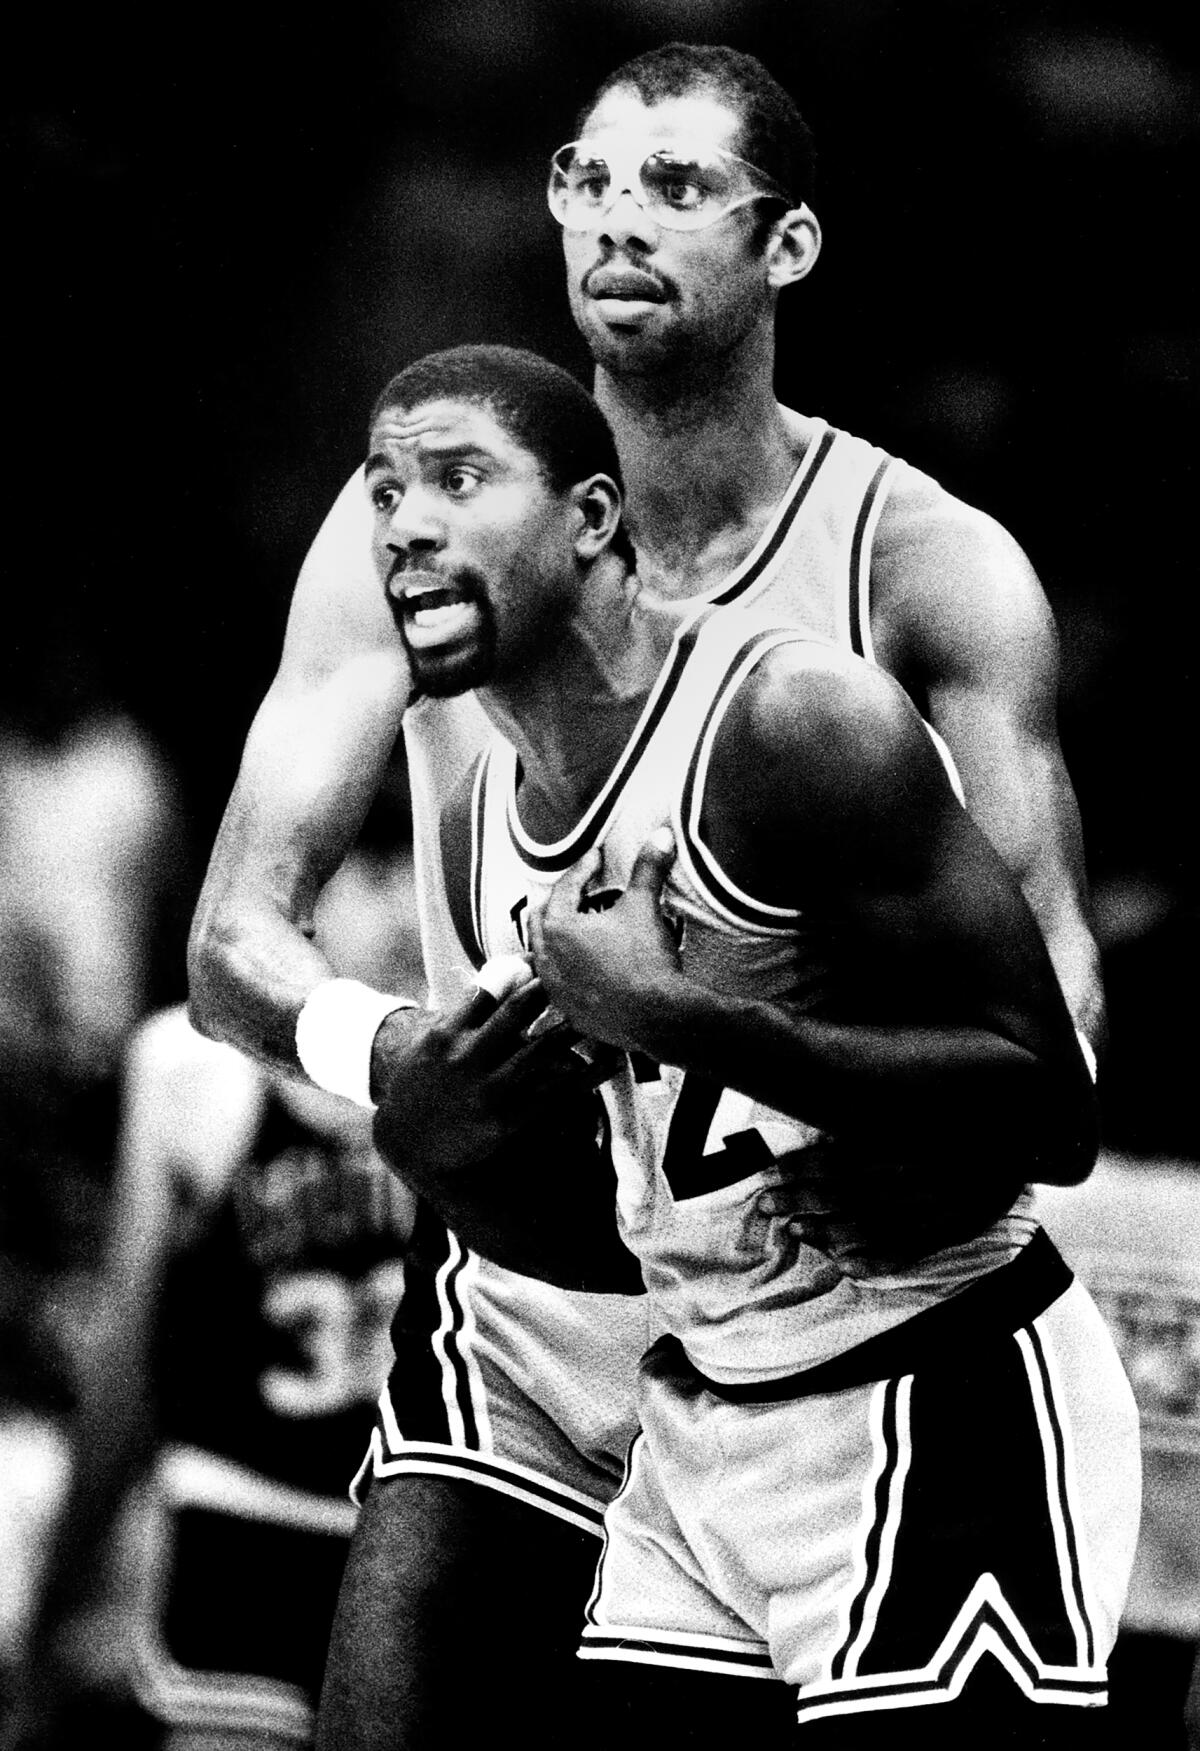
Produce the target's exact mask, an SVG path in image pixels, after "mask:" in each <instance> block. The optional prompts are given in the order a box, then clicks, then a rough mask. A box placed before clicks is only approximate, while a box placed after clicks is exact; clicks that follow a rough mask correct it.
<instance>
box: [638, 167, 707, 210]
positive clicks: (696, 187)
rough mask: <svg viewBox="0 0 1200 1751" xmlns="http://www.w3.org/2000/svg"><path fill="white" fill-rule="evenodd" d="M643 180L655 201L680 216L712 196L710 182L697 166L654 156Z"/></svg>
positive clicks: (701, 204) (699, 205)
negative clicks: (657, 200)
mask: <svg viewBox="0 0 1200 1751" xmlns="http://www.w3.org/2000/svg"><path fill="white" fill-rule="evenodd" d="M645 178H646V181H647V183H648V184H649V185H650V186H651V187H652V188H653V190H654V193H655V195H656V197H657V198H658V199H659V200H660V201H662V202H664V203H665V205H667V206H668V207H674V208H675V209H676V211H678V212H681V213H687V212H694V211H695V210H696V208H698V207H702V206H703V205H704V203H705V202H706V201H707V200H708V199H709V197H710V196H711V194H712V192H713V191H712V189H711V187H710V186H709V180H708V178H707V177H706V175H705V173H704V171H703V170H702V169H701V168H700V166H699V165H698V164H695V163H686V162H684V161H682V160H680V159H677V158H664V157H661V156H656V157H655V158H653V159H651V160H650V161H649V163H648V165H647V168H646V172H645Z"/></svg>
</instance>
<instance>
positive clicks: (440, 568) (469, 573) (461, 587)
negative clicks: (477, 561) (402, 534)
mask: <svg viewBox="0 0 1200 1751" xmlns="http://www.w3.org/2000/svg"><path fill="white" fill-rule="evenodd" d="M405 577H417V578H425V579H429V580H436V581H437V583H439V584H441V585H442V586H443V587H444V588H445V589H447V590H453V592H454V593H455V595H456V596H458V597H459V598H460V599H461V600H462V601H464V602H483V603H486V601H487V599H488V597H487V584H486V581H485V579H484V576H483V574H482V572H479V571H476V570H475V568H474V567H473V566H444V565H431V564H430V562H429V560H428V558H426V557H424V556H422V555H418V554H408V553H397V554H396V555H395V557H394V559H393V560H392V563H391V565H390V566H389V567H388V569H387V573H386V575H385V577H384V580H383V586H384V591H385V594H386V595H387V599H388V601H389V602H390V604H391V606H392V611H393V612H394V613H397V614H398V613H400V611H401V610H402V609H403V607H404V601H403V597H404V589H403V579H404V578H405ZM397 580H400V581H401V583H400V588H399V589H393V587H392V586H393V585H394V584H395V583H396V582H397Z"/></svg>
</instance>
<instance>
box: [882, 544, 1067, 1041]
mask: <svg viewBox="0 0 1200 1751" xmlns="http://www.w3.org/2000/svg"><path fill="white" fill-rule="evenodd" d="M918 527H919V528H921V529H922V530H923V532H922V533H920V534H914V536H913V538H912V540H911V541H910V542H909V543H908V544H907V545H903V544H901V545H900V546H898V547H897V549H896V551H895V552H894V554H893V558H892V564H893V567H894V571H895V576H894V577H893V578H892V579H891V580H890V581H889V586H888V587H889V588H890V590H891V598H890V599H891V600H892V601H893V602H895V603H897V604H898V610H897V612H896V615H895V622H896V624H898V625H899V627H900V628H901V633H900V639H899V645H900V649H901V651H902V653H903V656H904V660H905V662H906V666H907V669H908V672H909V674H910V676H911V678H912V680H913V681H914V683H915V685H916V687H917V691H918V692H919V693H920V694H921V695H922V696H923V698H924V701H925V709H926V713H927V715H928V717H929V720H930V722H931V723H932V725H933V727H934V728H935V729H936V730H937V732H938V734H939V735H940V736H941V737H942V738H943V740H944V741H945V743H946V745H947V747H948V748H949V749H950V752H951V755H952V757H953V759H954V763H955V766H956V767H957V769H958V773H959V776H960V778H961V780H962V784H963V790H964V795H965V799H966V803H967V807H968V809H969V810H970V812H971V814H972V816H973V817H974V819H975V820H976V821H977V822H978V823H979V825H980V827H981V828H982V829H983V832H984V833H985V834H986V836H987V838H988V839H989V840H990V842H991V844H992V845H993V846H994V847H995V849H996V851H997V852H998V853H999V855H1000V857H1001V858H1002V859H1003V861H1004V863H1005V864H1006V865H1007V866H1008V868H1009V869H1010V870H1011V871H1012V872H1013V874H1014V875H1015V877H1016V879H1017V881H1018V882H1019V883H1020V885H1021V887H1022V889H1023V891H1024V894H1025V898H1026V899H1027V901H1028V902H1029V904H1030V906H1031V907H1032V909H1033V912H1034V915H1035V917H1036V918H1037V921H1038V924H1039V926H1040V927H1041V930H1042V933H1043V935H1044V937H1045V939H1046V943H1047V946H1048V947H1049V949H1050V953H1051V958H1052V960H1053V961H1054V964H1055V968H1056V970H1057V972H1058V975H1059V978H1060V980H1061V982H1062V985H1063V988H1064V991H1065V992H1066V995H1067V998H1068V1002H1069V1004H1070V1006H1071V1008H1072V1011H1073V1012H1074V1014H1075V1016H1076V1019H1077V1021H1079V1022H1081V1024H1082V1025H1084V1026H1085V1027H1087V1026H1092V1025H1094V1024H1095V1023H1096V1022H1097V1021H1098V1018H1099V1013H1100V1009H1101V997H1100V989H1099V970H1098V956H1097V953H1096V949H1095V944H1094V942H1093V941H1092V938H1091V933H1090V930H1089V927H1088V924H1087V920H1086V906H1087V900H1086V872H1085V861H1084V849H1083V836H1082V831H1081V826H1080V819H1079V810H1078V805H1077V803H1076V799H1075V794H1074V790H1073V788H1072V785H1071V780H1070V776H1069V774H1068V772H1067V769H1066V766H1065V763H1064V761H1063V756H1062V750H1061V748H1060V746H1059V740H1058V725H1057V713H1058V638H1057V633H1056V630H1055V626H1054V620H1053V616H1052V614H1051V612H1050V608H1049V605H1048V604H1047V602H1046V599H1045V596H1044V594H1043V592H1042V589H1041V586H1040V584H1039V583H1038V580H1037V578H1036V576H1035V574H1034V572H1033V569H1032V567H1031V566H1030V564H1029V562H1028V560H1027V559H1026V557H1025V555H1024V554H1023V553H1022V552H1021V550H1020V548H1019V547H1018V546H1017V544H1016V543H1015V542H1014V541H1013V540H1012V538H1011V537H1010V536H1008V535H1007V534H1006V533H1005V532H1004V531H1003V530H1002V529H1000V528H999V526H998V525H995V524H993V523H992V522H991V521H990V519H987V518H984V517H981V516H979V517H975V516H965V515H964V516H952V517H950V518H948V519H947V521H946V522H945V524H943V525H935V526H934V527H933V528H932V529H931V530H928V531H924V526H923V525H918Z"/></svg>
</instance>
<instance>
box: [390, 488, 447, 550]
mask: <svg viewBox="0 0 1200 1751" xmlns="http://www.w3.org/2000/svg"><path fill="white" fill-rule="evenodd" d="M387 544H388V546H389V547H390V548H391V549H392V551H393V553H396V554H398V555H401V556H403V557H404V558H405V559H416V558H419V557H421V556H422V555H428V554H431V553H436V552H437V551H438V550H439V549H440V548H442V547H444V546H445V545H446V526H445V523H444V521H443V519H442V517H441V515H440V514H439V512H438V509H437V507H436V505H435V504H434V502H433V498H432V495H431V494H429V493H428V492H426V491H425V490H424V489H423V487H421V486H420V485H414V486H410V487H409V489H408V491H407V492H406V493H405V494H404V496H403V498H402V499H401V500H400V502H399V504H398V505H397V506H396V508H395V510H394V511H393V512H392V514H391V516H390V518H389V519H388V531H387Z"/></svg>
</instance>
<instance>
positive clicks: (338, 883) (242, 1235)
mask: <svg viewBox="0 0 1200 1751" xmlns="http://www.w3.org/2000/svg"><path fill="white" fill-rule="evenodd" d="M403 806H404V811H405V814H404V816H400V817H399V818H398V820H391V819H389V817H388V814H387V811H386V810H385V809H384V808H383V807H380V808H378V809H376V811H375V812H374V814H373V816H372V818H371V824H370V826H371V832H370V837H369V838H366V837H364V838H362V839H360V842H359V845H358V847H357V848H356V849H355V850H354V851H353V852H352V854H351V855H350V857H349V858H348V859H347V860H346V862H345V863H344V864H343V865H342V867H341V869H340V870H339V871H338V873H337V876H336V877H335V878H334V880H333V881H332V882H331V883H330V884H329V886H328V887H327V888H326V890H325V892H324V894H323V896H322V902H321V906H320V909H319V913H318V919H317V930H318V939H319V941H320V942H321V943H322V945H323V947H324V949H325V951H326V952H327V953H329V954H330V956H331V958H332V959H333V961H334V963H335V964H336V965H338V966H339V967H341V968H342V969H343V970H344V971H345V972H346V973H348V974H349V973H353V974H354V975H355V976H357V977H361V978H371V979H375V980H378V981H380V982H383V983H389V982H392V981H394V980H395V979H396V978H397V976H401V977H407V978H408V979H410V980H412V981H414V982H416V981H417V980H418V979H419V965H420V963H419V953H418V952H417V949H416V943H415V932H412V933H410V932H409V931H408V929H407V926H406V925H405V923H404V918H405V914H406V913H407V912H408V911H409V910H410V908H411V898H410V896H408V895H407V893H406V890H407V888H408V887H409V885H410V883H411V858H410V856H409V854H408V851H407V848H406V846H405V845H404V844H403V843H402V844H401V845H400V846H399V847H397V844H396V840H395V830H396V826H397V825H399V826H401V827H403V828H404V829H405V830H406V829H407V820H406V818H405V817H406V814H407V796H405V797H404V799H403ZM417 988H419V986H418V987H417ZM122 1080H123V1100H122V1108H123V1118H122V1125H121V1134H120V1147H119V1154H118V1168H117V1175H116V1181H115V1189H114V1198H115V1205H114V1219H113V1225H112V1237H111V1255H110V1257H109V1259H108V1260H107V1264H108V1267H109V1276H108V1282H109V1287H108V1291H107V1295H106V1298H105V1303H104V1308H103V1311H104V1314H105V1316H106V1327H107V1329H106V1330H105V1331H104V1332H103V1335H102V1336H101V1338H100V1340H99V1350H98V1353H97V1354H96V1355H95V1356H93V1357H92V1358H91V1359H90V1367H88V1368H87V1369H85V1373H84V1379H85V1390H84V1393H83V1398H82V1408H81V1412H80V1416H79V1418H78V1421H77V1427H76V1430H75V1440H74V1455H73V1457H74V1470H75V1482H74V1486H73V1490H72V1492H71V1494H70V1496H69V1497H68V1500H67V1502H66V1504H65V1513H64V1518H63V1520H62V1522H61V1524H60V1525H59V1526H58V1527H57V1528H56V1541H55V1550H54V1557H53V1561H52V1566H51V1570H50V1574H49V1575H48V1577H47V1579H48V1585H47V1589H46V1596H45V1598H44V1599H43V1601H42V1609H41V1611H40V1613H39V1621H38V1624H37V1629H36V1634H35V1636H34V1639H33V1644H32V1646H31V1647H30V1649H29V1654H28V1661H27V1665H28V1672H27V1675H26V1677H27V1682H26V1683H25V1684H24V1686H23V1690H24V1694H23V1696H22V1698H21V1704H22V1708H23V1710H24V1712H25V1715H26V1717H27V1719H28V1721H29V1731H30V1733H31V1734H32V1720H33V1719H34V1718H37V1717H40V1722H41V1725H42V1727H43V1729H44V1730H46V1731H47V1732H48V1731H49V1729H50V1725H51V1723H53V1725H54V1727H55V1728H56V1729H57V1731H58V1732H59V1733H60V1734H62V1735H63V1736H62V1739H61V1742H62V1743H66V1741H67V1739H68V1738H71V1737H72V1731H73V1732H74V1733H75V1734H79V1733H82V1732H85V1730H86V1728H85V1723H86V1720H87V1718H88V1710H89V1709H91V1710H92V1711H93V1712H94V1711H95V1708H96V1704H97V1696H96V1688H97V1686H98V1685H99V1683H100V1680H101V1674H98V1673H96V1672H91V1673H89V1670H88V1666H89V1657H88V1644H89V1641H91V1642H95V1641H96V1640H97V1639H103V1640H105V1641H107V1642H109V1643H110V1644H111V1645H110V1646H109V1647H107V1648H105V1649H103V1650H102V1651H103V1653H104V1656H105V1664H106V1665H107V1666H108V1668H109V1676H108V1678H107V1680H106V1685H107V1687H108V1688H118V1687H120V1688H122V1689H125V1690H127V1691H128V1693H129V1695H130V1702H129V1703H128V1704H127V1705H126V1716H125V1718H124V1720H123V1723H122V1731H123V1732H125V1733H126V1734H128V1735H130V1739H129V1742H130V1743H131V1744H137V1745H140V1744H142V1743H143V1742H144V1743H147V1744H149V1743H151V1742H153V1743H154V1744H156V1745H158V1744H161V1745H163V1746H169V1747H170V1751H190V1748H192V1747H195V1748H196V1751H199V1748H200V1747H203V1751H224V1748H225V1747H229V1748H230V1751H276V1748H282V1747H296V1746H301V1745H306V1744H311V1742H312V1735H313V1723H314V1717H315V1708H316V1702H317V1696H318V1692H319V1689H320V1683H321V1675H322V1671H323V1668H324V1660H325V1650H326V1645H327V1643H328V1638H329V1626H330V1623H331V1621H332V1617H333V1611H334V1605H335V1602H336V1599H337V1591H338V1585H339V1582H340V1578H341V1570H342V1566H343V1564H344V1561H345V1555H346V1549H347V1545H348V1542H349V1536H350V1532H351V1529H352V1526H353V1522H354V1509H353V1506H352V1504H351V1503H350V1501H349V1500H348V1499H347V1496H346V1472H347V1462H348V1458H349V1457H350V1456H352V1455H353V1454H354V1453H355V1452H356V1451H358V1450H361V1448H362V1447H363V1445H364V1444H365V1442H366V1439H367V1436H368V1434H369V1431H370V1427H371V1422H372V1414H373V1409H374V1404H375V1400H376V1398H377V1396H378V1393H379V1388H380V1384H381V1382H382V1381H383V1379H385V1378H386V1376H387V1373H388V1369H389V1366H390V1364H391V1361H392V1357H391V1351H390V1348H389V1344H388V1326H389V1324H390V1321H391V1318H392V1314H393V1312H394V1309H395V1305H396V1302H397V1301H398V1299H399V1297H400V1293H401V1288H402V1284H403V1253H404V1250H405V1245H406V1241H407V1238H408V1234H409V1231H410V1228H411V1224H412V1216H413V1210H412V1200H411V1198H410V1196H409V1194H408V1193H407V1192H406V1191H405V1189H404V1187H403V1186H402V1185H401V1184H400V1183H399V1181H397V1180H396V1179H395V1177H394V1176H393V1175H392V1174H390V1173H388V1172H387V1170H386V1169H385V1167H384V1165H383V1163H382V1162H381V1161H380V1160H379V1157H378V1156H377V1155H376V1153H375V1151H374V1150H373V1148H372V1146H371V1135H370V1121H369V1116H368V1115H367V1114H366V1113H365V1112H364V1111H363V1110H362V1109H361V1108H360V1107H356V1106H354V1105H352V1104H351V1103H350V1102H348V1101H342V1100H338V1099H337V1098H336V1097H335V1096H333V1095H330V1094H327V1093H325V1092H324V1091H323V1090H321V1089H317V1088H314V1087H313V1086H312V1085H311V1084H310V1083H308V1082H306V1081H305V1080H304V1079H303V1078H299V1077H285V1076H283V1075H281V1074H280V1073H278V1072H276V1071H264V1069H263V1068H262V1067H261V1066H260V1065H257V1064H255V1063H254V1062H253V1061H251V1060H250V1059H248V1058H247V1057H245V1056H244V1055H243V1054H241V1053H239V1052H236V1051H234V1050H232V1049H231V1048H230V1047H228V1046H223V1045H217V1044H214V1043H213V1042H212V1041H209V1040H206V1039H204V1038H203V1037H202V1036H200V1035H198V1034H197V1033H195V1032H194V1030H193V1029H192V1028H191V1027H190V1026H189V1025H188V1022H187V1018H186V1015H185V1013H184V1011H183V1009H182V1007H176V1008H172V1009H168V1010H164V1011H161V1012H159V1013H157V1014H155V1015H153V1016H151V1017H150V1018H149V1019H148V1020H146V1021H145V1022H144V1023H143V1024H142V1025H141V1026H140V1027H139V1028H138V1029H137V1030H136V1032H135V1034H134V1036H133V1039H132V1041H131V1044H130V1047H129V1050H128V1053H127V1055H126V1062H125V1066H124V1071H123V1078H122ZM147 1474H149V1475H150V1477H151V1479H152V1487H151V1490H150V1492H149V1495H150V1500H149V1502H148V1503H146V1504H144V1505H142V1504H141V1503H140V1498H139V1495H138V1491H139V1488H140V1486H141V1484H142V1482H143V1480H144V1478H145V1477H146V1476H147ZM139 1506H140V1510H141V1511H140V1514H139ZM130 1510H132V1512H130ZM123 1520H124V1522H125V1524H126V1525H129V1524H130V1523H132V1524H133V1525H134V1526H140V1527H141V1532H140V1534H139V1536H138V1537H137V1538H136V1539H134V1540H133V1541H132V1543H131V1544H130V1546H129V1552H128V1553H127V1566H131V1567H132V1569H133V1573H134V1579H133V1584H132V1586H129V1587H125V1588H121V1587H118V1586H117V1585H116V1584H114V1573H113V1570H112V1568H111V1566H110V1565H108V1564H106V1562H105V1560H104V1555H103V1545H104V1543H105V1541H106V1535H107V1534H108V1533H109V1532H110V1531H111V1529H112V1528H113V1527H117V1526H119V1525H121V1523H122V1521H123ZM138 1552H140V1553H141V1557H142V1559H144V1560H141V1559H138V1560H135V1559H137V1553H138ZM98 1611H99V1612H102V1613H103V1615H102V1616H100V1615H98V1614H97V1613H98ZM89 1624H90V1625H91V1627H92V1633H91V1634H90V1635H88V1634H85V1633H84V1631H83V1627H82V1626H85V1625H89ZM98 1624H102V1625H104V1626H105V1627H104V1628H103V1630H102V1632H100V1635H99V1638H98V1634H97V1629H96V1626H97V1625H98ZM121 1650H124V1651H121ZM94 1657H95V1655H94V1654H93V1655H92V1658H93V1659H94ZM122 1665H124V1666H125V1668H126V1670H125V1673H124V1674H123V1675H122V1673H121V1672H120V1670H119V1669H120V1668H121V1666H122ZM134 1699H136V1707H135V1705H134ZM13 1731H14V1733H15V1734H16V1728H15V1727H14V1729H13ZM5 1742H6V1743H8V1742H9V1741H7V1740H6V1741H5ZM28 1742H29V1743H30V1745H31V1746H32V1744H34V1743H35V1742H36V1743H38V1744H41V1743H42V1742H43V1741H42V1739H40V1738H36V1739H35V1738H34V1737H33V1736H31V1737H30V1739H29V1741H28ZM47 1742H52V1743H59V1742H60V1740H59V1738H57V1737H55V1738H52V1739H50V1740H48V1741H47ZM123 1742H124V1741H123ZM12 1743H13V1744H14V1745H21V1746H23V1745H24V1744H25V1743H26V1740H25V1739H24V1738H23V1737H22V1736H20V1734H17V1736H16V1737H15V1738H14V1739H13V1740H12Z"/></svg>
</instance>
